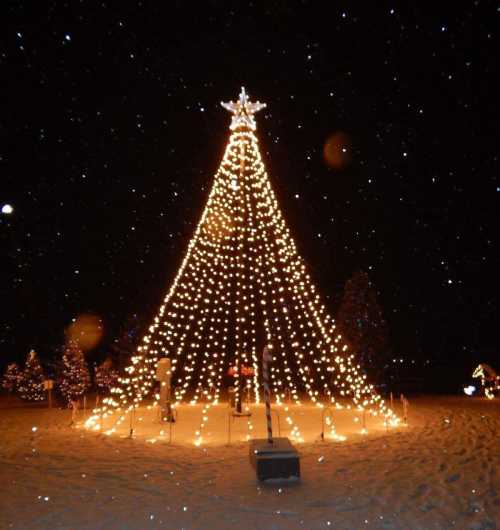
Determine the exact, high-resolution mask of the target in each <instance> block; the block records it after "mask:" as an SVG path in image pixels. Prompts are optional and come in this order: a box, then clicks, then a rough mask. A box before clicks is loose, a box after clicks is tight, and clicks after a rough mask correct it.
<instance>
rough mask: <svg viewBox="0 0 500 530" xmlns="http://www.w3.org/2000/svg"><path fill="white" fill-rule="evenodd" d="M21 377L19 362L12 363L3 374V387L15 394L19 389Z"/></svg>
mask: <svg viewBox="0 0 500 530" xmlns="http://www.w3.org/2000/svg"><path fill="white" fill-rule="evenodd" d="M20 377H21V369H20V368H19V365H18V364H17V363H10V364H9V365H8V366H7V368H6V369H5V372H4V374H3V379H2V388H3V389H4V390H7V392H9V393H10V394H13V393H14V392H16V391H17V386H18V385H19V379H20Z"/></svg>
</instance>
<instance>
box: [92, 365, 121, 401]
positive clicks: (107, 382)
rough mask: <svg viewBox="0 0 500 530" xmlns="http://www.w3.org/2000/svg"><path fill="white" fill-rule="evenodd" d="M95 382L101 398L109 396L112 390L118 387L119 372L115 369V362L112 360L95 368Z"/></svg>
mask: <svg viewBox="0 0 500 530" xmlns="http://www.w3.org/2000/svg"><path fill="white" fill-rule="evenodd" d="M94 381H95V386H96V387H97V392H98V394H99V395H100V396H104V395H106V394H108V393H109V391H110V390H111V388H112V387H114V386H115V385H116V383H117V382H118V372H117V371H116V370H114V369H113V362H112V361H111V359H110V358H108V359H106V360H105V361H104V362H102V363H101V364H100V365H99V366H96V367H95V370H94Z"/></svg>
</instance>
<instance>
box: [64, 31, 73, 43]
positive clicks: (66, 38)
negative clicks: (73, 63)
mask: <svg viewBox="0 0 500 530" xmlns="http://www.w3.org/2000/svg"><path fill="white" fill-rule="evenodd" d="M64 40H66V41H68V42H69V41H70V40H71V35H69V34H68V33H66V35H64Z"/></svg>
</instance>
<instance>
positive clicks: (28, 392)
mask: <svg viewBox="0 0 500 530" xmlns="http://www.w3.org/2000/svg"><path fill="white" fill-rule="evenodd" d="M44 379H45V377H44V374H43V369H42V365H41V364H40V361H39V360H38V356H37V354H36V352H35V351H34V350H31V351H30V352H29V353H28V357H27V359H26V364H25V365H24V370H23V372H22V374H21V377H20V378H19V384H18V387H17V391H18V393H19V396H20V397H21V398H22V399H26V400H27V401H42V400H44V399H45V391H44V387H43V381H44Z"/></svg>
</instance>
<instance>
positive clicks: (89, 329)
mask: <svg viewBox="0 0 500 530" xmlns="http://www.w3.org/2000/svg"><path fill="white" fill-rule="evenodd" d="M102 333H103V325H102V321H101V319H100V318H99V317H98V316H96V315H89V314H82V315H78V316H77V317H76V318H75V319H74V321H73V323H72V324H71V325H70V326H69V327H68V329H67V330H66V336H67V338H68V340H74V341H77V342H78V344H79V345H80V348H81V349H82V350H84V351H86V350H92V349H93V348H95V347H96V346H97V345H98V344H99V341H100V340H101V338H102Z"/></svg>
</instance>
